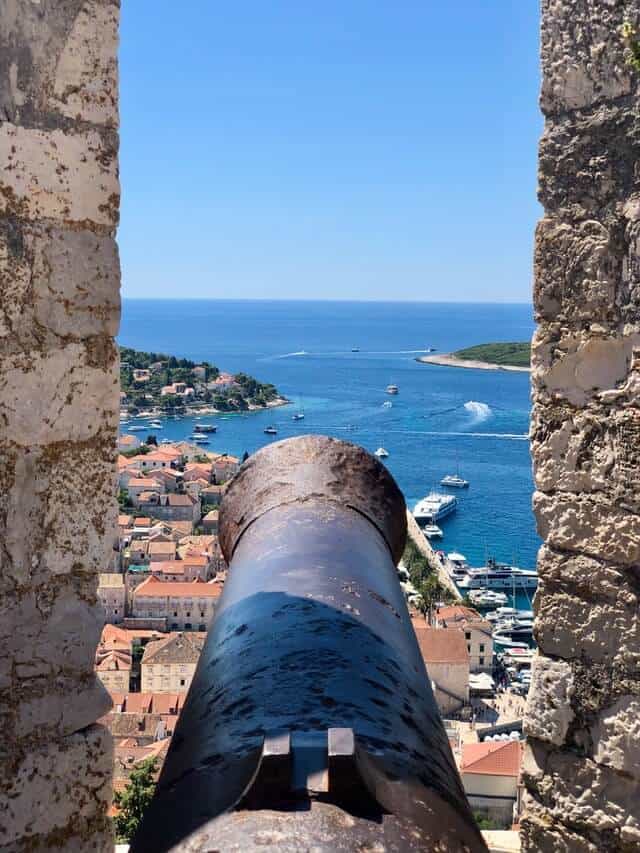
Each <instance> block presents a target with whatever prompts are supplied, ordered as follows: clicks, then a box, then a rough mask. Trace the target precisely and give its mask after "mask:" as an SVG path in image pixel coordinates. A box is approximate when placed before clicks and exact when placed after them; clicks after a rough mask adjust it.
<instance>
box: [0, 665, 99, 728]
mask: <svg viewBox="0 0 640 853" xmlns="http://www.w3.org/2000/svg"><path fill="white" fill-rule="evenodd" d="M13 695H14V701H15V704H14V708H13V710H14V714H13V720H12V723H13V725H12V730H11V731H10V732H8V731H6V730H5V737H9V736H10V735H11V736H13V737H14V738H17V739H24V738H27V737H28V738H32V739H35V740H37V741H40V742H42V741H43V740H45V739H47V740H58V739H60V738H63V737H68V736H69V735H72V734H74V733H75V732H77V731H80V730H81V729H85V728H87V727H88V726H91V725H93V723H95V721H96V720H99V719H100V717H102V716H104V715H105V714H107V713H108V712H109V711H110V710H111V707H112V702H111V697H110V695H109V693H108V692H107V690H106V689H105V688H104V686H103V685H102V682H101V681H100V680H99V679H98V678H96V677H95V676H94V675H93V674H92V675H90V676H89V677H87V679H86V680H85V681H78V679H77V678H68V677H64V676H59V677H58V678H56V679H55V681H54V682H53V683H52V682H51V681H49V680H44V679H26V680H25V681H24V682H22V683H20V682H18V684H17V685H15V689H14V694H13ZM16 700H17V701H16Z"/></svg>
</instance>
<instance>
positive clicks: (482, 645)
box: [480, 643, 484, 654]
mask: <svg viewBox="0 0 640 853" xmlns="http://www.w3.org/2000/svg"><path fill="white" fill-rule="evenodd" d="M483 651H484V643H480V654H482V652H483Z"/></svg>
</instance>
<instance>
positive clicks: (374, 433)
mask: <svg viewBox="0 0 640 853" xmlns="http://www.w3.org/2000/svg"><path fill="white" fill-rule="evenodd" d="M532 332H533V319H532V309H531V306H530V305H504V304H500V305H488V304H455V303H451V304H445V303H406V302H403V303H395V302H374V303H371V302H302V301H301V302H293V301H292V302H281V301H234V300H229V301H227V300H225V301H199V300H170V301H164V300H163V301H160V300H158V301H152V300H125V301H124V304H123V312H122V325H121V331H120V335H119V341H120V343H122V344H124V345H126V346H130V347H135V348H136V349H141V350H152V351H155V352H164V353H169V354H173V355H176V356H179V357H186V358H191V359H194V360H196V361H198V360H201V359H202V360H207V361H210V362H212V363H214V364H216V365H217V366H218V367H219V368H220V369H222V370H226V371H230V372H232V373H233V372H238V371H244V372H246V373H250V374H252V375H254V376H255V377H256V378H257V379H259V380H261V381H263V382H272V383H273V384H274V385H276V386H277V387H278V389H279V390H280V391H281V392H282V393H283V394H284V395H286V396H287V397H288V398H289V399H291V400H292V401H293V403H292V405H291V406H285V407H282V408H278V409H272V410H270V411H261V412H256V413H250V414H247V415H233V416H217V417H215V418H213V417H212V418H210V417H207V418H206V420H207V421H210V420H211V421H215V422H216V423H217V425H218V432H217V434H215V435H213V436H211V444H210V446H209V448H208V449H212V450H219V451H226V452H229V453H233V454H235V455H238V456H241V455H242V454H243V453H244V451H245V450H246V451H248V452H249V453H252V452H253V451H255V450H257V449H258V448H259V447H262V446H263V445H265V444H267V443H269V441H271V440H279V439H282V438H287V437H289V436H294V435H300V434H304V433H324V434H326V435H332V436H335V437H337V438H343V439H348V440H349V441H353V442H356V443H358V444H361V445H363V446H364V447H366V448H367V449H368V450H370V451H375V450H376V448H378V447H380V446H383V447H385V448H386V449H387V450H388V451H389V454H390V455H389V458H388V459H387V460H385V463H386V464H387V466H388V467H389V469H390V470H391V472H392V473H393V475H394V477H395V478H396V480H397V482H398V484H399V485H400V487H401V489H402V491H403V492H404V495H405V498H406V500H407V503H408V504H409V506H411V507H413V505H414V504H415V503H416V501H417V500H418V499H419V498H421V497H423V496H424V495H425V494H426V493H427V492H428V491H429V490H431V489H432V488H433V487H434V486H437V484H438V481H439V480H440V478H441V477H442V476H444V475H445V474H448V473H455V472H456V470H457V469H459V472H460V474H461V475H462V476H464V477H465V478H466V479H467V480H469V481H470V483H471V485H470V488H469V489H468V490H465V491H458V492H456V494H457V496H458V499H459V506H458V510H457V512H456V513H455V515H452V516H450V517H449V518H448V519H444V520H442V522H441V523H440V526H441V527H442V529H443V531H444V539H443V540H441V544H440V542H436V543H434V544H436V547H440V548H442V549H444V550H446V551H452V550H456V551H461V552H462V553H463V554H464V555H465V556H466V557H467V558H468V560H469V561H470V562H471V564H472V565H483V564H484V561H485V559H486V557H488V556H494V557H496V558H498V559H499V560H505V561H509V562H511V561H513V562H515V563H516V564H518V565H520V566H522V567H524V568H533V567H534V566H535V557H536V551H537V549H538V547H539V544H540V540H539V539H538V536H537V534H536V531H535V527H534V522H533V516H532V512H531V495H532V491H533V484H532V476H531V460H530V456H529V443H528V440H527V433H528V429H529V414H530V391H529V374H528V373H508V372H504V371H483V370H463V369H460V368H452V367H436V366H432V365H424V364H419V363H418V362H417V361H416V357H417V356H419V355H420V354H422V353H424V351H425V350H426V349H427V348H428V347H435V348H436V349H437V351H438V352H441V353H446V352H451V351H452V350H456V349H460V348H462V347H466V346H471V345H473V344H479V343H486V342H489V341H523V340H528V339H529V338H530V337H531V334H532ZM354 348H357V349H359V352H352V350H353V349H354ZM389 383H395V384H396V385H398V387H399V389H400V393H399V394H398V396H397V397H389V396H388V395H387V394H385V388H386V386H387V385H388V384H389ZM387 400H391V402H392V403H393V407H392V408H384V407H383V403H384V402H385V401H387ZM298 410H304V414H305V419H304V420H303V421H299V422H294V421H292V415H293V414H294V412H296V411H298ZM194 423H196V422H194V421H192V420H191V419H184V420H171V421H166V422H165V428H164V429H163V430H162V432H161V433H160V432H158V437H160V436H162V437H163V438H170V439H177V438H185V437H187V436H188V435H190V434H191V433H192V431H193V426H194ZM269 424H273V425H274V426H275V427H276V428H277V429H278V435H277V437H275V438H271V437H270V436H267V435H265V434H264V433H263V429H264V428H265V426H267V425H269Z"/></svg>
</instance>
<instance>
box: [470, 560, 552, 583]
mask: <svg viewBox="0 0 640 853" xmlns="http://www.w3.org/2000/svg"><path fill="white" fill-rule="evenodd" d="M457 584H458V586H459V588H460V589H463V590H471V589H494V590H508V591H511V590H516V589H517V590H522V589H535V588H536V587H537V586H538V573H537V572H536V571H533V570H530V569H519V568H517V567H516V566H507V565H503V564H502V563H498V562H496V561H495V560H492V559H490V560H487V565H486V566H484V567H483V568H480V569H468V570H467V572H466V574H465V575H464V577H462V578H460V579H459V580H458V581H457Z"/></svg>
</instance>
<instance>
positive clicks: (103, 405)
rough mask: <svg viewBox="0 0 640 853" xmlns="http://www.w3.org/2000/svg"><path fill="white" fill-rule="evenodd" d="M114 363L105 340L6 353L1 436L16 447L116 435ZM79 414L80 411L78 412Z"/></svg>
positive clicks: (0, 390) (0, 384)
mask: <svg viewBox="0 0 640 853" xmlns="http://www.w3.org/2000/svg"><path fill="white" fill-rule="evenodd" d="M119 381H120V380H119V363H118V356H117V352H116V349H115V347H114V346H113V344H112V342H111V340H110V339H109V338H95V339H93V340H92V341H90V342H88V343H87V344H84V345H83V344H81V343H69V344H67V345H66V346H63V347H61V348H60V349H57V350H52V351H49V352H45V353H41V352H33V353H30V354H17V355H14V356H8V357H6V358H5V359H4V360H3V363H2V364H1V365H0V422H2V423H3V433H4V435H3V438H4V440H5V441H7V442H13V443H15V444H16V445H17V446H18V447H31V448H34V447H37V446H43V445H52V444H56V443H58V444H62V445H64V444H68V443H71V442H82V441H89V440H91V439H93V438H95V436H96V435H97V434H98V433H99V432H100V430H103V429H107V430H110V431H111V433H112V435H113V436H114V439H115V435H116V430H117V427H118V411H119V396H118V395H119ZM80 413H81V414H80Z"/></svg>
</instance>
